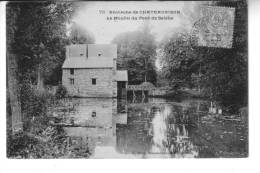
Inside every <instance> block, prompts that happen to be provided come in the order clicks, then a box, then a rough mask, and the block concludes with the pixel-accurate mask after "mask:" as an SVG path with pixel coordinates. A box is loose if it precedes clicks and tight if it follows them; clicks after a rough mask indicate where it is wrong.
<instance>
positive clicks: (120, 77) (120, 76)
mask: <svg viewBox="0 0 260 173" xmlns="http://www.w3.org/2000/svg"><path fill="white" fill-rule="evenodd" d="M116 80H117V81H128V75H127V71H126V70H117V71H116Z"/></svg>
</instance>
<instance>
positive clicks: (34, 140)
mask: <svg viewBox="0 0 260 173" xmlns="http://www.w3.org/2000/svg"><path fill="white" fill-rule="evenodd" d="M68 141H69V138H68V137H67V136H66V134H65V132H64V130H62V129H61V128H59V127H50V126H49V127H47V128H45V129H44V130H43V131H42V132H41V133H39V134H38V135H37V136H35V135H33V136H32V135H28V134H26V133H20V134H16V135H15V136H9V137H8V141H7V144H8V148H7V157H9V158H88V157H89V156H90V154H91V150H90V148H89V147H88V145H82V146H81V147H73V146H72V147H71V146H69V143H68Z"/></svg>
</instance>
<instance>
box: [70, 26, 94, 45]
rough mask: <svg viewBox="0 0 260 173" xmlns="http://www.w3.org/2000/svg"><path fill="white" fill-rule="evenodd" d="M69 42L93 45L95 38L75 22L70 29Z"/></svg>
mask: <svg viewBox="0 0 260 173" xmlns="http://www.w3.org/2000/svg"><path fill="white" fill-rule="evenodd" d="M69 40H70V42H71V43H72V44H93V43H95V38H94V36H93V34H91V33H90V32H89V31H87V30H86V29H84V28H83V27H81V26H79V25H78V24H76V23H75V22H74V23H73V24H72V26H71V28H70V36H69Z"/></svg>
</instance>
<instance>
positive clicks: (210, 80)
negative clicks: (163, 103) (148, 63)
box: [162, 0, 248, 109]
mask: <svg viewBox="0 0 260 173" xmlns="http://www.w3.org/2000/svg"><path fill="white" fill-rule="evenodd" d="M212 5H217V6H228V7H235V8H236V14H235V16H236V17H235V26H234V35H233V37H234V39H233V47H232V48H231V49H225V48H213V47H212V48H209V47H199V46H192V42H190V41H192V40H186V41H183V40H185V39H183V38H189V37H190V38H191V36H189V34H188V33H184V34H182V33H181V32H176V34H174V35H172V37H171V38H170V39H169V41H166V43H165V44H163V46H162V49H163V51H164V57H163V60H162V61H163V65H164V66H163V74H165V77H166V78H167V79H168V80H169V81H171V82H175V83H176V82H179V83H180V84H181V85H187V84H192V83H193V85H199V86H201V87H202V89H203V91H204V94H205V95H206V96H208V97H210V98H211V99H212V100H215V101H219V102H220V103H221V104H223V105H225V106H233V107H234V108H235V109H237V108H238V107H240V106H242V105H247V85H248V84H247V78H248V76H247V62H248V60H247V56H248V55H247V51H248V48H247V4H246V1H243V0H241V1H229V2H223V1H218V2H213V3H212ZM183 35H184V37H183ZM185 35H186V36H185ZM179 40H180V41H179ZM184 43H185V44H184ZM194 76H197V77H198V76H199V78H198V80H196V83H197V84H195V83H194V82H193V81H194Z"/></svg>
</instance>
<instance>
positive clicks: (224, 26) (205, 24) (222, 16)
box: [192, 6, 235, 48]
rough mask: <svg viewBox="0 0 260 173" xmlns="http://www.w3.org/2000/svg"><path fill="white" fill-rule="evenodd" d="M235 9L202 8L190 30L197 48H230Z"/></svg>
mask: <svg viewBox="0 0 260 173" xmlns="http://www.w3.org/2000/svg"><path fill="white" fill-rule="evenodd" d="M234 16H235V8H229V7H212V6H202V7H201V9H200V18H199V20H197V21H196V22H195V23H194V25H193V28H192V38H193V39H194V40H195V43H196V45H197V46H207V47H219V48H232V42H233V28H234Z"/></svg>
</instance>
